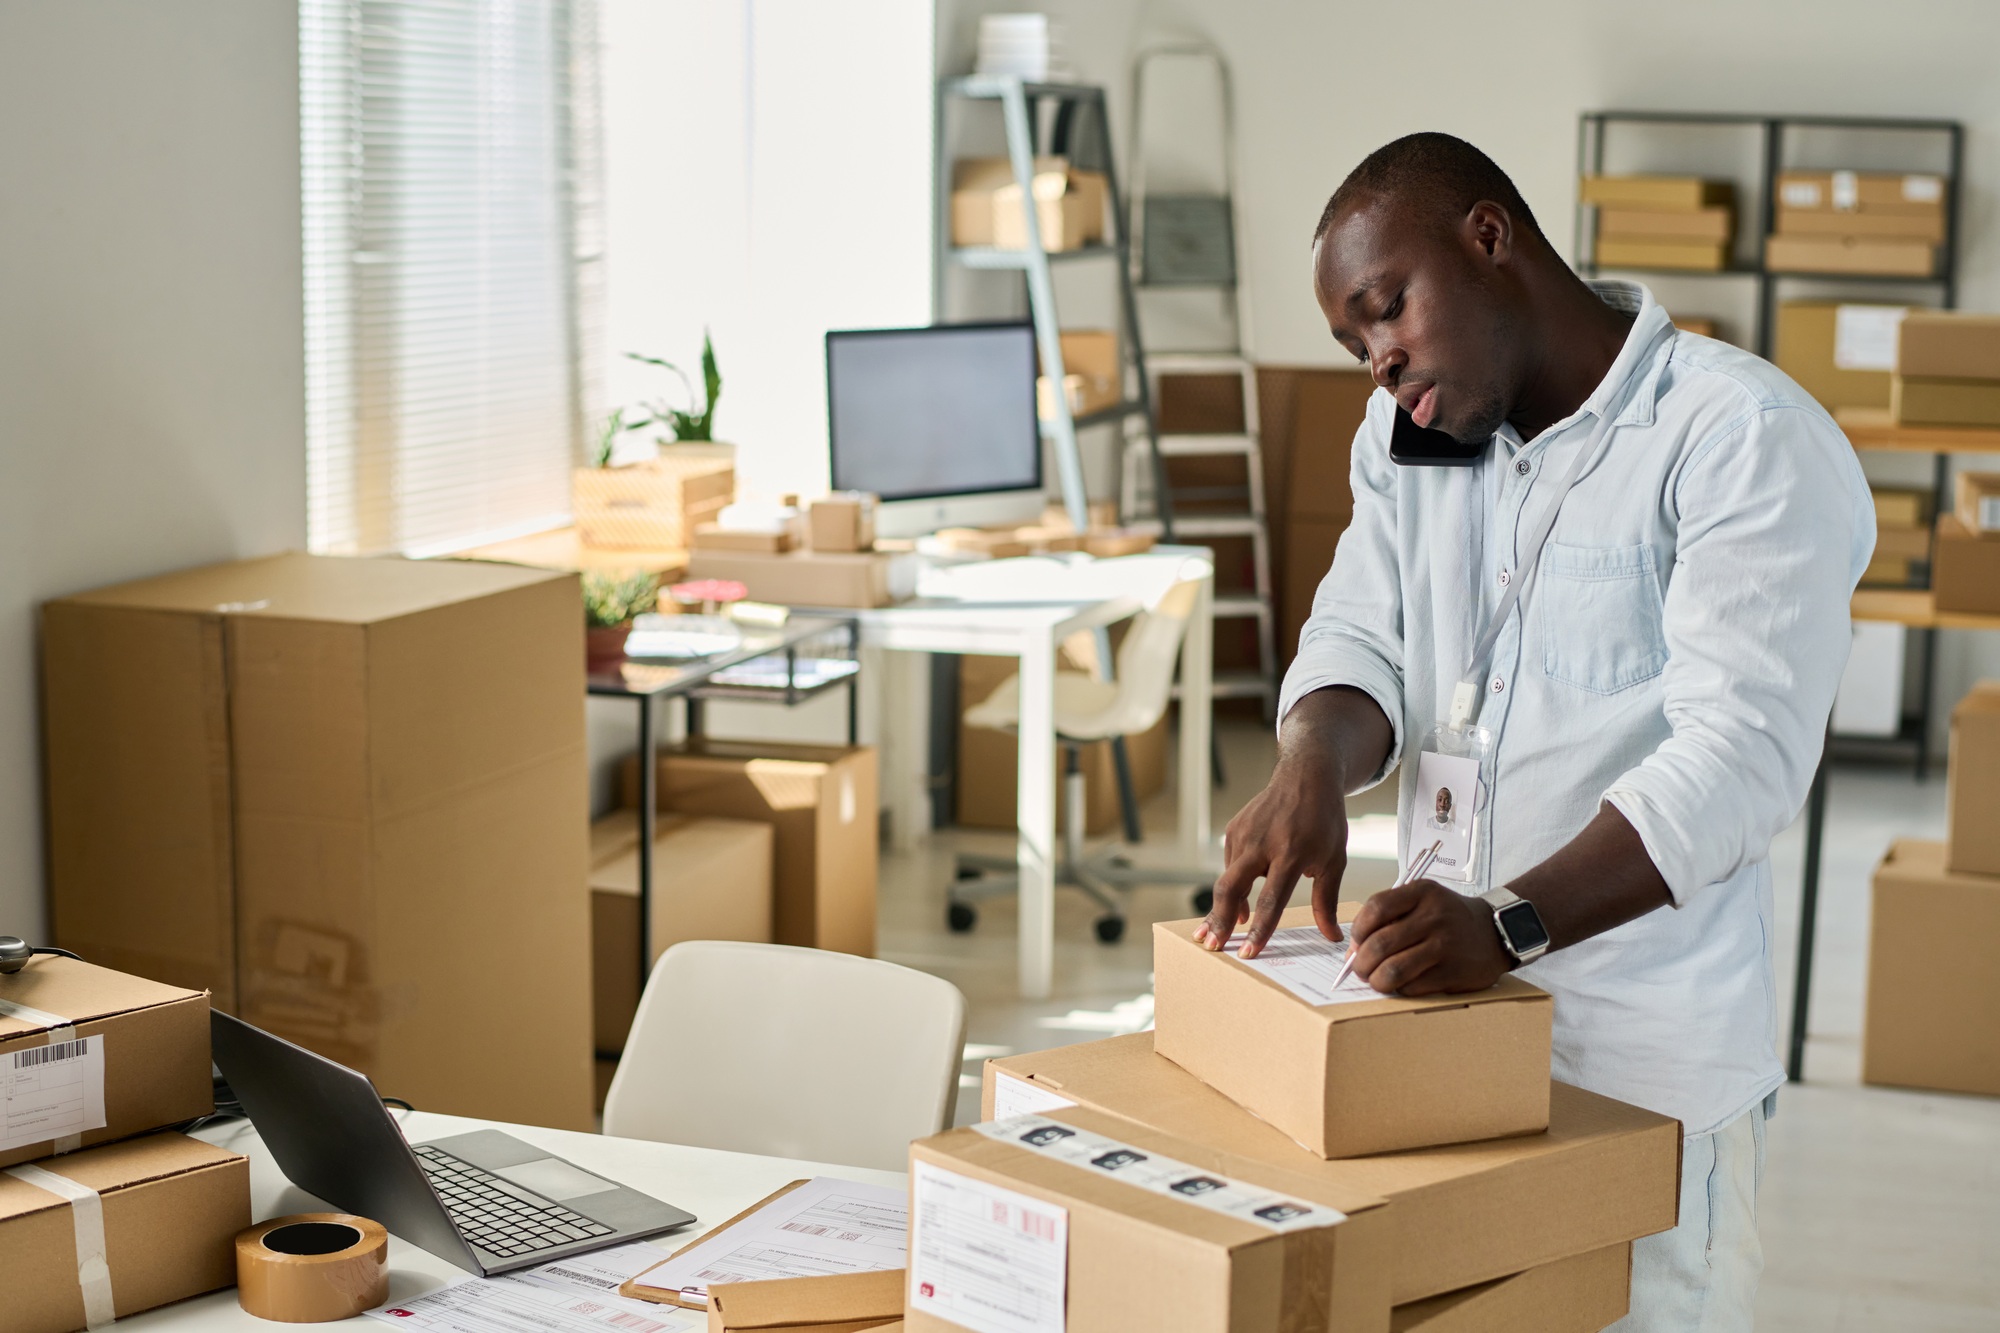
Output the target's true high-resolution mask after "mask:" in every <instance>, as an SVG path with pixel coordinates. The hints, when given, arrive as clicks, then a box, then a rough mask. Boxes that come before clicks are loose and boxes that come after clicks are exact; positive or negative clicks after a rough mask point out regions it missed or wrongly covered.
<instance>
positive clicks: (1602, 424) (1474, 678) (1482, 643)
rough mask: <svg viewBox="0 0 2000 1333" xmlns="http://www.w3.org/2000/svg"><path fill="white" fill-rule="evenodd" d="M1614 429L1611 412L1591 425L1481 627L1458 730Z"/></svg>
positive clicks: (1456, 719) (1455, 716) (1457, 715)
mask: <svg viewBox="0 0 2000 1333" xmlns="http://www.w3.org/2000/svg"><path fill="white" fill-rule="evenodd" d="M1610 429H1611V416H1610V413H1609V412H1608V411H1607V412H1606V413H1604V414H1603V415H1601V416H1599V417H1598V418H1597V424H1596V425H1595V426H1593V427H1592V428H1591V431H1590V438H1589V439H1587V440H1585V441H1584V442H1583V448H1581V449H1579V450H1577V454H1576V458H1575V459H1574V460H1572V461H1571V463H1570V465H1569V471H1568V472H1566V473H1564V474H1563V479H1562V481H1561V482H1559V483H1557V485H1556V491H1555V494H1554V495H1553V496H1552V497H1550V500H1549V506H1548V508H1546V509H1544V510H1543V511H1542V516H1541V518H1540V519H1539V520H1537V521H1536V523H1535V527H1534V530H1533V531H1532V532H1530V533H1529V534H1528V541H1527V545H1526V547H1525V548H1524V550H1523V552H1522V556H1521V563H1520V565H1519V566H1518V567H1517V568H1515V569H1513V570H1511V571H1510V572H1509V574H1508V576H1507V591H1506V593H1505V594H1504V595H1502V597H1501V598H1500V604H1499V605H1498V606H1496V607H1494V608H1493V614H1492V615H1491V616H1489V617H1488V618H1487V621H1486V624H1485V625H1484V626H1483V627H1482V628H1481V629H1480V631H1479V636H1478V638H1477V639H1476V640H1474V642H1473V645H1472V660H1471V661H1469V662H1467V663H1466V666H1465V675H1464V676H1463V677H1462V678H1461V679H1460V680H1459V682H1458V688H1456V689H1454V690H1453V691H1452V692H1451V726H1452V729H1453V730H1454V731H1458V730H1462V729H1464V728H1465V727H1467V726H1469V725H1471V723H1472V720H1473V719H1474V718H1475V717H1477V716H1478V715H1479V699H1480V689H1479V678H1480V677H1481V676H1482V675H1484V674H1485V666H1486V659H1487V657H1488V656H1489V655H1490V654H1491V653H1492V652H1493V645H1494V644H1496V643H1498V642H1499V641H1500V631H1501V629H1502V628H1503V627H1505V625H1506V624H1507V617H1508V616H1509V615H1511V614H1513V611H1514V604H1515V603H1516V602H1519V601H1520V600H1521V594H1522V592H1523V591H1524V590H1526V588H1527V586H1528V580H1529V579H1531V578H1533V577H1534V574H1535V566H1536V565H1537V564H1538V563H1539V562H1540V560H1541V558H1542V547H1543V546H1544V545H1545V544H1546V543H1547V542H1548V540H1549V533H1550V532H1551V531H1553V530H1554V528H1555V526H1556V513H1557V511H1559V510H1560V509H1561V508H1562V505H1563V501H1564V500H1565V499H1566V498H1568V496H1569V491H1570V487H1572V486H1574V485H1576V480H1577V478H1578V477H1581V476H1582V475H1583V469H1584V467H1585V466H1586V465H1587V464H1588V463H1589V462H1590V460H1591V459H1592V458H1593V457H1594V456H1595V455H1596V453H1597V447H1598V446H1599V445H1600V444H1602V443H1603V442H1604V436H1605V433H1606V432H1607V431H1609V430H1610Z"/></svg>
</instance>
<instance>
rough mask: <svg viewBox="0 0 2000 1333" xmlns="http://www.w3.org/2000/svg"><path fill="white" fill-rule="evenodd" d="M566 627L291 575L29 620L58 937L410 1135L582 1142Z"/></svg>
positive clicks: (458, 587) (586, 1061)
mask: <svg viewBox="0 0 2000 1333" xmlns="http://www.w3.org/2000/svg"><path fill="white" fill-rule="evenodd" d="M580 606H581V594H580V593H579V591H578V589H577V577H576V575H574V574H557V573H551V572H548V571H545V570H535V569H524V568H521V567H518V566H512V565H497V564H480V563H474V562H470V561H456V560H397V559H379V560H375V559H346V558H341V557H332V556H306V555H296V554H295V555H279V556H271V557H267V558H264V559H260V560H246V561H241V562H237V563H233V564H225V565H216V566H211V567H209V568H206V569H196V570H190V571H187V572H185V573H180V574H171V575H167V576H165V577H163V578H156V579H149V580H146V581H143V582H139V583H131V584H125V585H123V586H120V587H115V588H106V589H101V590H99V591H96V592H90V593H84V594H80V595H78V596H75V597H67V598H63V599H61V600H59V601H54V602H50V603H48V604H47V605H46V606H44V607H43V609H42V662H43V671H42V679H43V700H44V709H45V713H44V716H45V719H46V723H45V728H46V736H47V746H46V755H47V766H48V785H47V791H48V817H49V860H50V880H51V887H52V895H51V901H52V905H53V914H54V919H55V933H56V939H57V942H58V943H60V944H61V945H63V946H64V947H65V948H69V949H74V950H75V951H76V952H78V953H80V954H82V955H83V956H84V957H86V958H89V959H91V960H92V961H94V962H97V963H100V964H102V965H104V966H107V967H112V968H116V969H118V970H120V971H124V972H133V973H137V974H139V975H141V976H148V977H152V978H154V979H156V980H158V981H161V982H165V983H168V984H171V985H177V986H184V987H187V988H188V989H190V990H204V989H205V990H208V991H211V992H212V993H213V995H214V1003H215V1005H216V1007H217V1008H219V1009H222V1010H223V1011H224V1012H227V1013H233V1014H235V1015H237V1016H238V1017H241V1018H242V1019H244V1020H245V1021H247V1022H250V1023H255V1024H256V1025H257V1026H259V1027H262V1028H266V1029H268V1030H270V1031H272V1032H275V1033H277V1034H278V1035H280V1036H283V1037H286V1038H289V1039H290V1040H293V1041H296V1042H299V1043H300V1044H302V1045H304V1046H307V1047H310V1048H311V1049H313V1050H315V1051H318V1052H319V1053H320V1054H322V1055H325V1056H327V1057H328V1058H330V1059H334V1060H338V1061H340V1062H341V1063H342V1064H345V1065H348V1066H350V1067H352V1068H356V1069H359V1070H361V1071H362V1072H364V1073H366V1074H367V1075H368V1076H369V1077H371V1078H373V1079H374V1080H375V1082H376V1084H377V1085H378V1086H380V1087H381V1088H382V1089H383V1090H385V1091H391V1092H393V1093H394V1094H395V1095H397V1096H400V1097H407V1098H409V1099H410V1100H412V1101H414V1102H415V1103H416V1104H417V1105H419V1106H422V1107H424V1108H426V1109H428V1110H436V1111H442V1112H446V1113H449V1114H457V1115H477V1116H488V1117H492V1118H496V1119H501V1120H511V1121H517V1122H522V1123H527V1124H537V1125H553V1126H559V1127H564V1128H573V1129H583V1128H588V1127H589V1126H590V1124H591V1115H590V1005H591V1001H590V987H589V976H590V971H589V968H590V921H589V916H588V914H587V913H586V912H585V911H584V908H583V904H582V902H581V901H579V899H578V897H577V895H576V892H575V889H574V886H575V885H578V884H580V883H582V882H583V879H584V876H585V875H586V873H588V870H589V863H588V842H587V838H588V832H589V809H588V794H589V780H588V777H589V775H588V772H587V768H586V758H585V752H584V725H583V697H584V696H583V670H584V654H583V651H582V647H583V644H582V640H583V617H582V616H581V614H579V609H580ZM563 885H569V886H572V887H571V888H570V890H569V891H568V892H563V891H561V890H562V886H563ZM524 939H529V940H533V941H534V947H535V951H536V957H537V960H538V964H539V965H540V966H541V967H542V968H545V969H546V973H545V974H542V975H539V976H538V979H537V981H536V983H535V984H534V985H533V986H524V985H522V984H521V982H520V978H519V976H518V975H516V974H515V973H513V972H511V971H510V970H508V969H506V968H496V967H495V966H493V960H494V959H495V958H504V957H509V956H511V955H513V954H514V953H516V952H517V951H518V950H519V948H520V944H521V941H522V940H524ZM445 941H448V942H449V947H441V944H442V943H443V942H445Z"/></svg>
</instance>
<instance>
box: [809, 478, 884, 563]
mask: <svg viewBox="0 0 2000 1333" xmlns="http://www.w3.org/2000/svg"><path fill="white" fill-rule="evenodd" d="M880 504H881V500H880V499H879V498H878V497H876V496H874V495H871V494H869V493H868V492H866V491H836V492H834V493H833V494H832V495H824V496H821V497H820V498H819V499H817V500H814V501H813V502H812V509H811V511H810V514H809V516H808V519H807V522H808V524H809V532H810V540H811V542H812V548H813V550H815V551H848V552H858V551H867V550H870V549H871V548H873V547H874V545H875V511H876V509H877V508H878V507H879V506H880Z"/></svg>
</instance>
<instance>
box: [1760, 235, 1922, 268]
mask: <svg viewBox="0 0 2000 1333" xmlns="http://www.w3.org/2000/svg"><path fill="white" fill-rule="evenodd" d="M1764 267H1766V268H1768V269H1770V270H1771V271H1772V272H1773V273H1861V274H1869V275H1873V276H1877V277H1890V278H1928V277H1930V276H1931V274H1932V273H1934V272H1936V270H1937V247H1936V246H1934V245H1932V244H1931V243H1930V242H1928V241H1907V240H1899V239H1897V238H1895V237H1889V236H1873V237H1870V236H1790V235H1775V236H1766V237H1765V238H1764Z"/></svg>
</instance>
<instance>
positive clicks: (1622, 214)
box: [1597, 207, 1736, 246]
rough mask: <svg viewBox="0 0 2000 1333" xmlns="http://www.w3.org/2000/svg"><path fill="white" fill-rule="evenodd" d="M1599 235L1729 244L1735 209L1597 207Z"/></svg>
mask: <svg viewBox="0 0 2000 1333" xmlns="http://www.w3.org/2000/svg"><path fill="white" fill-rule="evenodd" d="M1597 234H1598V236H1599V237H1614V236H1615V237H1617V238H1618V239H1619V240H1660V241H1664V240H1680V241H1705V242H1707V243H1709V244H1710V245H1724V246H1726V245H1728V244H1729V241H1730V239H1731V238H1732V237H1734V236H1735V235H1736V210H1735V209H1733V208H1727V207H1717V208H1697V209H1692V210H1689V211H1686V212H1680V211H1673V210H1668V209H1659V208H1600V209H1599V210H1598V211H1597Z"/></svg>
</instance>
